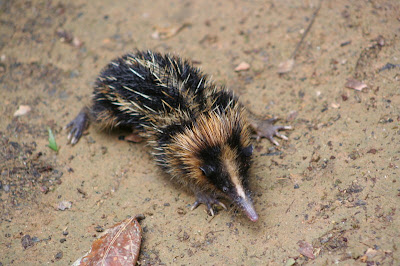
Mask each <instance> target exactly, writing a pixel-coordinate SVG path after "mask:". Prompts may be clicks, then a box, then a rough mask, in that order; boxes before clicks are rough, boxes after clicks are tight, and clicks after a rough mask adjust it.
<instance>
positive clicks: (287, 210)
mask: <svg viewBox="0 0 400 266" xmlns="http://www.w3.org/2000/svg"><path fill="white" fill-rule="evenodd" d="M293 202H294V200H293V201H292V203H290V205H289V207H288V208H287V209H286V212H285V213H288V212H289V210H290V208H291V207H292V205H293Z"/></svg>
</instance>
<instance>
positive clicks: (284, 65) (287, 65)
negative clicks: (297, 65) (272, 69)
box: [278, 59, 294, 74]
mask: <svg viewBox="0 0 400 266" xmlns="http://www.w3.org/2000/svg"><path fill="white" fill-rule="evenodd" d="M293 67H294V59H289V60H287V61H284V62H281V63H280V64H279V66H278V74H285V73H288V72H290V71H292V69H293Z"/></svg>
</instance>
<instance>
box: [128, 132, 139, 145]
mask: <svg viewBox="0 0 400 266" xmlns="http://www.w3.org/2000/svg"><path fill="white" fill-rule="evenodd" d="M125 140H126V141H130V142H134V143H139V142H142V141H143V138H142V137H141V136H139V135H138V134H135V133H132V134H129V135H128V136H126V137H125Z"/></svg>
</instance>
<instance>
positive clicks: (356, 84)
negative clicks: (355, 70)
mask: <svg viewBox="0 0 400 266" xmlns="http://www.w3.org/2000/svg"><path fill="white" fill-rule="evenodd" d="M344 86H345V87H346V88H349V89H354V90H356V91H362V89H364V88H367V87H368V86H367V84H365V83H363V82H361V81H358V80H356V79H353V78H349V79H347V82H346V84H345V85H344Z"/></svg>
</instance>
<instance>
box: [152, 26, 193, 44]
mask: <svg viewBox="0 0 400 266" xmlns="http://www.w3.org/2000/svg"><path fill="white" fill-rule="evenodd" d="M190 25H191V24H190V23H183V24H182V25H180V26H174V27H165V28H164V27H157V26H156V27H154V28H155V31H154V32H153V33H152V34H151V37H152V38H153V39H156V40H165V39H168V38H171V37H173V36H175V35H177V34H178V33H179V32H180V31H181V30H183V29H184V28H186V27H189V26H190Z"/></svg>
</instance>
